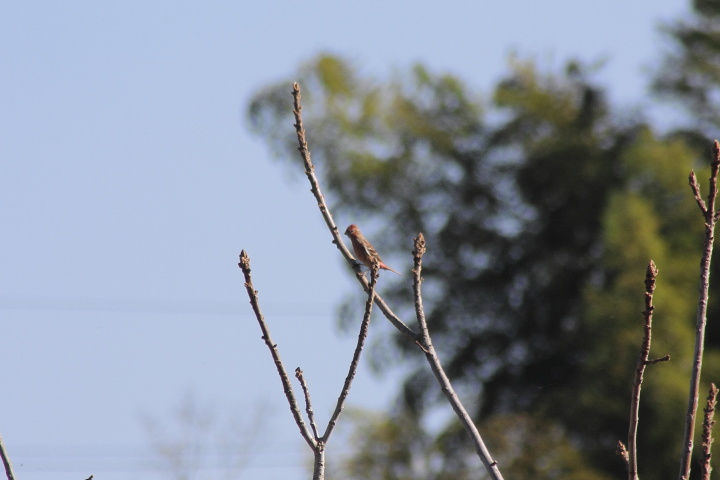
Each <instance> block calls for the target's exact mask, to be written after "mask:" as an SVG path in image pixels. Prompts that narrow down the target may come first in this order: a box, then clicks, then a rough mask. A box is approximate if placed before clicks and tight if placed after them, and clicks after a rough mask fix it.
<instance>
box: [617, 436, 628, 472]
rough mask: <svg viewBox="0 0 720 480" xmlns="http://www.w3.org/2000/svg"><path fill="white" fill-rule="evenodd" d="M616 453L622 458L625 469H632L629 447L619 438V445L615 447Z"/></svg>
mask: <svg viewBox="0 0 720 480" xmlns="http://www.w3.org/2000/svg"><path fill="white" fill-rule="evenodd" d="M615 455H617V456H618V457H620V458H621V459H622V461H623V464H624V465H625V470H630V458H628V451H627V447H626V446H625V444H624V443H622V442H621V441H620V440H618V443H617V447H615Z"/></svg>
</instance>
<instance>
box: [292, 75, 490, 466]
mask: <svg viewBox="0 0 720 480" xmlns="http://www.w3.org/2000/svg"><path fill="white" fill-rule="evenodd" d="M293 97H294V110H293V111H294V114H295V131H296V133H297V137H298V145H299V147H298V150H299V151H300V155H301V156H302V158H303V162H304V163H305V174H306V175H307V177H308V180H309V181H310V186H311V188H310V191H311V192H312V193H313V195H315V199H316V200H317V203H318V208H320V213H321V214H322V215H323V218H324V219H325V223H326V224H327V226H328V228H329V229H330V233H331V235H332V237H333V243H334V244H335V245H336V246H337V248H338V249H339V250H340V252H341V253H342V255H343V257H345V260H346V261H347V262H348V264H350V265H351V266H352V267H353V269H354V270H355V272H356V273H357V275H356V278H357V279H358V281H359V282H360V283H361V285H362V286H363V289H364V290H365V292H366V293H368V295H369V296H370V297H372V296H373V295H372V292H373V289H372V288H371V286H370V284H369V283H368V281H367V279H366V278H365V276H364V275H362V274H360V267H359V265H358V263H357V262H356V261H355V259H354V258H353V257H352V255H351V254H350V251H349V250H348V249H347V247H345V244H344V243H343V242H342V239H341V238H340V233H339V230H338V228H337V227H336V226H335V222H334V221H333V219H332V215H331V214H330V210H329V209H328V207H327V204H326V203H325V198H324V197H323V195H322V193H321V190H320V185H319V182H318V180H317V177H316V176H315V167H314V166H313V164H312V161H311V158H310V151H309V149H308V145H307V141H306V139H305V128H304V127H303V124H302V115H301V111H302V107H301V105H300V86H299V85H298V84H297V83H295V84H294V85H293ZM417 258H422V254H420V255H419V257H418V255H416V259H417ZM420 269H421V267H420V265H419V264H418V263H417V260H416V268H415V271H416V272H415V284H416V287H415V288H417V289H419V284H420ZM416 295H419V292H418V293H416ZM374 297H375V304H376V305H377V306H378V308H379V309H380V311H382V312H383V314H384V315H385V317H386V318H387V319H388V320H389V321H390V323H392V324H393V326H394V327H395V328H396V329H398V330H399V331H400V332H401V333H402V334H403V335H405V336H406V337H407V338H409V339H410V340H412V341H413V342H414V343H416V344H417V345H419V346H420V348H421V349H422V350H423V351H424V352H425V356H426V358H427V360H428V362H429V363H430V368H431V369H432V371H433V374H434V375H435V378H437V380H438V383H440V386H441V388H442V391H443V393H444V394H445V396H446V397H447V398H448V401H449V402H450V404H451V406H452V408H453V410H454V411H455V413H456V414H457V416H458V417H459V418H460V421H461V422H462V423H463V425H464V426H465V429H466V430H467V431H468V433H469V434H470V436H471V437H472V439H473V442H474V443H475V446H476V451H477V453H478V456H480V458H481V460H482V462H483V464H484V465H485V468H486V469H487V471H488V473H489V474H490V475H491V477H492V478H493V479H494V480H501V479H502V475H501V474H500V470H499V469H498V466H497V462H495V461H494V460H492V457H491V456H490V453H489V452H488V451H487V448H486V447H485V444H484V443H483V441H482V438H481V437H480V433H479V432H478V430H477V427H476V426H475V424H474V423H473V422H472V419H471V418H470V415H469V414H468V413H467V411H466V410H465V408H464V407H463V405H462V403H461V402H460V400H459V399H458V397H457V394H456V393H455V391H454V390H453V388H452V385H451V384H450V380H449V379H448V378H447V375H445V372H444V371H443V369H442V365H441V364H440V360H439V359H438V357H437V354H436V353H435V349H434V348H433V347H432V343H431V342H430V338H429V335H428V334H427V332H425V333H420V334H417V333H415V332H414V331H413V330H412V329H410V328H409V327H408V326H407V325H406V324H405V323H404V322H402V321H401V320H400V318H398V316H397V315H395V313H393V311H392V310H391V309H390V307H388V306H387V304H386V303H385V302H384V301H383V299H382V298H381V297H380V296H379V295H377V294H374ZM420 305H422V303H420ZM423 318H424V316H423ZM422 328H423V327H422V326H421V329H422ZM424 328H425V329H427V325H425V327H424ZM326 435H327V433H326ZM323 445H324V443H323V442H322V440H321V441H320V442H318V449H317V450H316V458H315V462H316V468H318V464H319V462H323V461H324V457H321V456H319V454H318V450H320V449H322V447H323ZM319 468H323V465H319Z"/></svg>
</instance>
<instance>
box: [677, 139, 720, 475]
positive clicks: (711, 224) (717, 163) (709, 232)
mask: <svg viewBox="0 0 720 480" xmlns="http://www.w3.org/2000/svg"><path fill="white" fill-rule="evenodd" d="M710 166H711V174H710V192H709V193H708V197H707V204H705V203H703V202H701V201H698V199H700V200H702V198H701V197H700V192H699V187H698V186H697V180H694V178H695V174H694V173H691V174H690V187H691V188H692V190H693V195H694V196H695V201H696V202H697V203H698V206H699V207H700V211H701V212H702V214H703V217H704V219H705V244H704V246H703V254H702V260H701V261H700V287H699V292H698V293H699V299H698V307H697V313H696V327H695V354H694V359H693V369H692V378H691V379H690V391H689V393H688V407H687V412H686V414H685V435H684V438H683V452H682V457H681V459H680V474H679V478H680V479H681V480H688V479H689V478H690V466H691V459H692V451H693V435H694V434H695V415H696V413H697V408H698V398H699V394H700V372H701V370H702V357H703V349H704V347H705V326H706V324H707V303H708V290H709V287H710V260H711V258H712V251H713V239H714V234H715V223H716V221H717V218H718V215H717V212H716V211H715V200H716V198H717V176H718V170H720V144H718V141H717V140H715V142H714V143H713V159H712V163H711V165H710ZM693 180H694V181H693Z"/></svg>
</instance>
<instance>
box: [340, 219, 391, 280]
mask: <svg viewBox="0 0 720 480" xmlns="http://www.w3.org/2000/svg"><path fill="white" fill-rule="evenodd" d="M345 235H347V236H348V237H350V241H351V242H352V246H353V251H354V252H355V256H356V257H357V259H358V260H360V261H361V262H362V263H363V264H364V265H365V266H367V267H369V268H372V265H373V263H374V262H377V263H378V267H380V268H382V269H383V270H390V271H391V272H393V273H397V274H398V275H400V276H402V275H401V274H400V273H399V272H396V271H395V270H393V269H392V268H390V267H388V266H387V265H385V263H383V261H382V258H380V255H378V253H377V250H375V248H374V247H373V246H372V245H371V244H370V242H368V240H367V238H365V237H364V236H363V234H362V233H360V229H359V228H358V227H357V225H354V224H353V225H350V226H349V227H347V230H345Z"/></svg>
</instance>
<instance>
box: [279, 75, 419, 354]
mask: <svg viewBox="0 0 720 480" xmlns="http://www.w3.org/2000/svg"><path fill="white" fill-rule="evenodd" d="M292 95H293V99H294V101H293V107H294V108H293V114H294V115H295V133H296V134H297V139H298V151H299V152H300V156H301V157H302V159H303V163H304V164H305V175H307V177H308V181H309V182H310V191H311V192H312V193H313V195H314V196H315V200H317V205H318V208H319V209H320V213H321V214H322V216H323V219H324V220H325V224H326V225H327V226H328V228H329V229H330V235H332V238H333V240H332V242H333V243H334V244H335V246H336V247H337V248H338V250H340V253H341V254H342V256H343V257H344V258H345V261H346V262H347V263H348V265H350V266H351V267H352V268H353V270H355V273H357V274H359V273H360V266H359V264H358V262H357V260H355V257H353V256H352V254H351V253H350V250H348V248H347V247H346V246H345V243H344V242H343V241H342V237H341V236H340V231H339V230H338V228H337V226H336V225H335V221H334V220H333V217H332V214H331V213H330V209H329V208H328V206H327V203H326V202H325V197H324V196H323V194H322V191H321V190H320V182H318V179H317V177H316V176H315V166H314V165H313V163H312V159H311V157H310V149H309V148H308V144H307V140H306V139H305V127H304V126H303V122H302V105H300V85H298V84H297V82H295V83H294V84H293V91H292ZM356 278H357V279H358V281H359V282H360V284H361V285H362V286H363V289H364V290H365V293H369V292H370V285H369V283H368V281H367V279H366V278H365V276H364V275H356ZM375 304H376V305H377V306H378V308H379V309H380V311H381V312H383V314H384V315H385V318H387V319H388V320H390V323H392V324H393V325H394V326H395V328H397V329H398V330H399V331H400V332H401V333H403V334H404V335H405V336H406V337H408V338H409V339H410V340H412V341H413V342H415V341H416V340H417V338H416V334H415V332H413V331H412V329H410V328H409V327H408V326H407V325H405V324H404V323H403V322H402V321H401V320H400V318H398V316H397V315H395V314H394V313H393V311H392V310H391V309H390V307H388V306H387V304H386V303H385V301H384V300H383V299H382V298H381V297H380V295H377V294H375Z"/></svg>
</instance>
